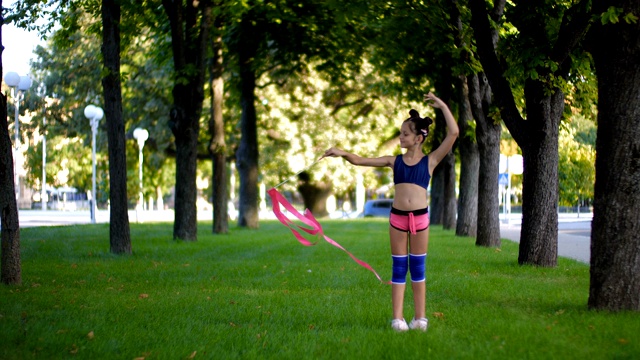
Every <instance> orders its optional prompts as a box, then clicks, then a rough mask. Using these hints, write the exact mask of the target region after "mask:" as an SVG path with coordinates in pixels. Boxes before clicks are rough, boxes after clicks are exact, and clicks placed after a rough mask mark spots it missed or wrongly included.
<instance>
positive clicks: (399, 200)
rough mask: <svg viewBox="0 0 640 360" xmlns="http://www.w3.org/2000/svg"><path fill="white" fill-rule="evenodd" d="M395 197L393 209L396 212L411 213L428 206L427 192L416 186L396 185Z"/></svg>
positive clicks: (408, 184)
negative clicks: (396, 210)
mask: <svg viewBox="0 0 640 360" xmlns="http://www.w3.org/2000/svg"><path fill="white" fill-rule="evenodd" d="M395 186H396V195H395V197H394V199H393V207H394V208H396V209H398V210H403V211H412V210H419V209H424V208H426V207H427V206H428V203H427V190H426V189H425V188H423V187H422V186H418V185H416V184H410V183H405V184H396V185H395Z"/></svg>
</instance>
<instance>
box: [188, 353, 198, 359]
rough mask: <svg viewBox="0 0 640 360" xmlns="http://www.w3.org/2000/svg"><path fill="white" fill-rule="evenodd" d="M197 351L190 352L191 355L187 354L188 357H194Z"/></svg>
mask: <svg viewBox="0 0 640 360" xmlns="http://www.w3.org/2000/svg"><path fill="white" fill-rule="evenodd" d="M197 353H198V352H197V351H194V352H192V353H191V355H189V359H193V358H195V357H196V354H197Z"/></svg>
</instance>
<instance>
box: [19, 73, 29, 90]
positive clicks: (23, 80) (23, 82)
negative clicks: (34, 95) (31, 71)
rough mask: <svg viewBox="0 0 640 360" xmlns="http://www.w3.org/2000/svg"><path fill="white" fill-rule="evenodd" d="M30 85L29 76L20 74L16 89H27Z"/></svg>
mask: <svg viewBox="0 0 640 360" xmlns="http://www.w3.org/2000/svg"><path fill="white" fill-rule="evenodd" d="M30 87H31V78H30V77H28V76H20V82H18V90H20V91H27V90H29V88H30Z"/></svg>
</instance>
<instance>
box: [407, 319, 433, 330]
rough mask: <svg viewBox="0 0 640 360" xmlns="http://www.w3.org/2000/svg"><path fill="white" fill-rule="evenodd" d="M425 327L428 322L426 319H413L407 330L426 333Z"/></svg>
mask: <svg viewBox="0 0 640 360" xmlns="http://www.w3.org/2000/svg"><path fill="white" fill-rule="evenodd" d="M427 327H429V320H428V319H427V318H420V319H416V318H413V320H411V322H410V323H409V329H413V330H421V331H427Z"/></svg>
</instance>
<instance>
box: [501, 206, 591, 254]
mask: <svg viewBox="0 0 640 360" xmlns="http://www.w3.org/2000/svg"><path fill="white" fill-rule="evenodd" d="M592 219H593V214H580V216H579V217H578V215H577V214H560V215H559V216H558V256H563V257H568V258H571V259H575V260H578V261H581V262H584V263H587V264H588V263H589V261H590V257H591V220H592ZM501 220H502V222H501V223H500V237H502V238H503V239H508V240H511V241H515V242H520V230H521V215H520V214H511V216H510V217H509V219H508V222H507V221H505V220H504V218H503V217H501Z"/></svg>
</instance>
